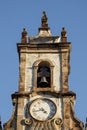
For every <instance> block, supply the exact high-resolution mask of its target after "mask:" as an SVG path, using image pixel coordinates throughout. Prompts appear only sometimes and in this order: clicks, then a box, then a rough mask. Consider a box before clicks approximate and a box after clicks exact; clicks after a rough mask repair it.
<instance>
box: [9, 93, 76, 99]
mask: <svg viewBox="0 0 87 130" xmlns="http://www.w3.org/2000/svg"><path fill="white" fill-rule="evenodd" d="M41 93H42V94H48V95H53V96H55V97H57V98H60V97H69V96H70V97H71V96H74V97H75V98H76V94H75V93H74V92H72V91H68V92H63V91H59V92H51V91H44V92H42V91H41V92H40V91H39V92H31V93H29V92H24V91H23V92H15V93H13V94H12V95H11V96H12V99H14V98H19V97H22V98H23V97H30V96H33V95H34V96H35V95H38V94H41Z"/></svg>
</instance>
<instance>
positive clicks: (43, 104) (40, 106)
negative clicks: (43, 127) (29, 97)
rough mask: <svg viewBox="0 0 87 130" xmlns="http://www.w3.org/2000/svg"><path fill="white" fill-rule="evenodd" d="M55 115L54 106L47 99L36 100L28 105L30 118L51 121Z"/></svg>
mask: <svg viewBox="0 0 87 130" xmlns="http://www.w3.org/2000/svg"><path fill="white" fill-rule="evenodd" d="M55 113H56V105H55V104H54V102H53V101H51V100H49V99H45V98H43V99H36V100H34V101H33V102H32V104H31V105H30V114H31V116H32V117H33V118H35V119H37V120H40V121H45V120H48V119H51V118H52V117H53V116H54V115H55Z"/></svg>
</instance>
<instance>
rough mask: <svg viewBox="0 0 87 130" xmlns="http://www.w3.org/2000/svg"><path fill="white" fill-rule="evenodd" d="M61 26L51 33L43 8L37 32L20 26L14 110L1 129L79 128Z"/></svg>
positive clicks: (65, 39)
mask: <svg viewBox="0 0 87 130" xmlns="http://www.w3.org/2000/svg"><path fill="white" fill-rule="evenodd" d="M66 34H67V32H66V29H65V28H64V27H63V28H62V31H61V36H53V35H52V34H51V30H50V27H49V26H48V18H47V16H46V13H45V12H43V15H42V18H41V27H40V28H39V29H38V35H37V36H32V37H31V36H28V33H27V31H26V29H25V28H24V29H23V32H22V38H21V43H18V44H17V50H18V54H19V88H18V92H16V93H14V94H12V101H13V105H14V112H13V115H12V117H11V119H10V120H9V121H8V122H7V123H5V125H4V129H5V130H10V129H14V130H19V129H20V130H59V129H60V130H70V129H71V130H77V129H78V130H82V129H83V123H82V122H81V121H80V120H79V119H77V117H76V116H75V114H74V102H75V99H76V94H75V93H74V92H72V91H70V90H69V86H68V76H69V74H70V49H71V43H70V42H68V41H67V36H66Z"/></svg>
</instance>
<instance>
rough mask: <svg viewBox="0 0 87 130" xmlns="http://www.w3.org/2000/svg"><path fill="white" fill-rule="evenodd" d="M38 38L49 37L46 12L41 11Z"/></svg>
mask: <svg viewBox="0 0 87 130" xmlns="http://www.w3.org/2000/svg"><path fill="white" fill-rule="evenodd" d="M39 35H40V36H51V31H50V28H49V27H48V18H47V16H46V12H45V11H43V15H42V18H41V27H40V28H39Z"/></svg>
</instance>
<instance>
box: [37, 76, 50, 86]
mask: <svg viewBox="0 0 87 130" xmlns="http://www.w3.org/2000/svg"><path fill="white" fill-rule="evenodd" d="M39 84H40V86H41V87H47V86H48V82H47V79H46V77H45V76H43V77H41V80H40V83H39Z"/></svg>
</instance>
